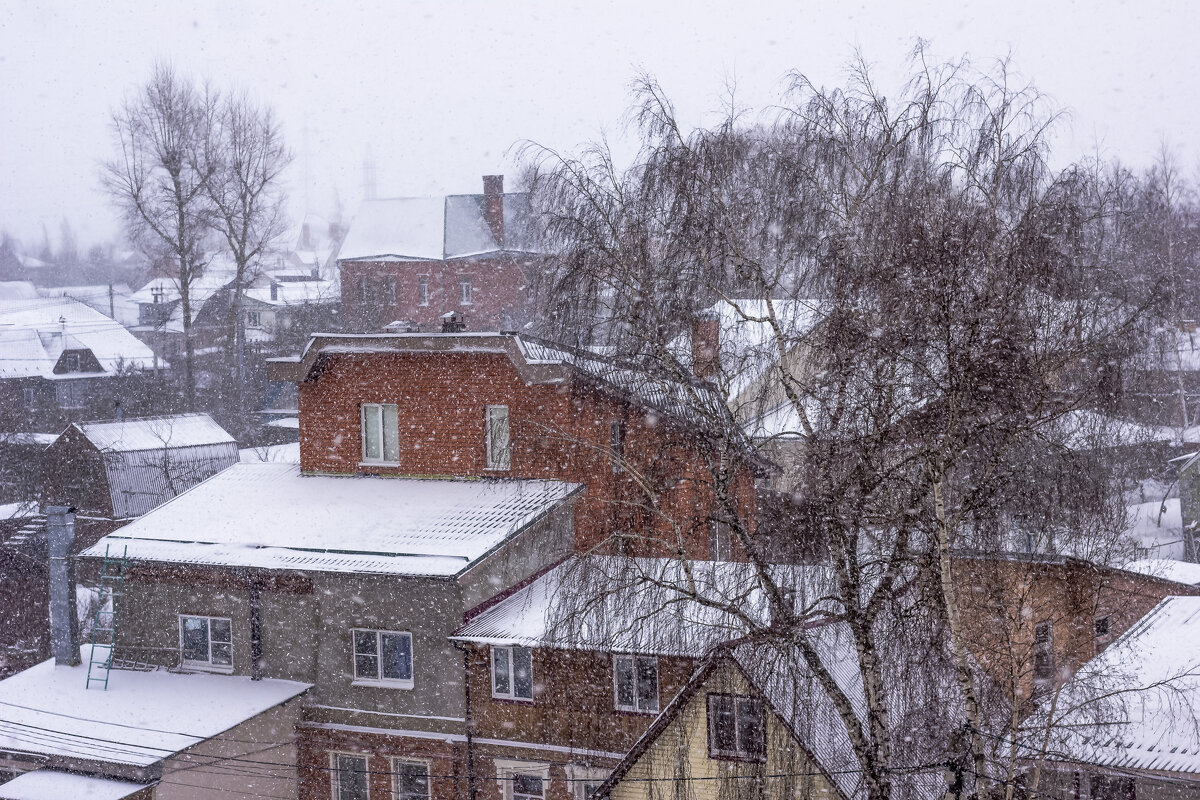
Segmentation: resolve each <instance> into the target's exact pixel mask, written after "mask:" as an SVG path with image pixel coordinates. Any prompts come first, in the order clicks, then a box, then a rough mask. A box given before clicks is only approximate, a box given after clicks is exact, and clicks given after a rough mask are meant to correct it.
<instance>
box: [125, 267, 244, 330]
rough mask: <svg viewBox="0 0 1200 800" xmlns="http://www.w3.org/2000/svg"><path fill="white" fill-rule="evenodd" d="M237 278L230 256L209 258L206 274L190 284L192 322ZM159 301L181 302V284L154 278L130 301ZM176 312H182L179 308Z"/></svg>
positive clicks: (174, 280) (131, 297) (134, 294)
mask: <svg viewBox="0 0 1200 800" xmlns="http://www.w3.org/2000/svg"><path fill="white" fill-rule="evenodd" d="M236 278H237V274H236V272H235V271H234V266H233V264H232V262H231V260H230V259H229V257H228V256H226V255H223V254H217V255H214V256H212V257H211V258H210V260H209V264H208V266H207V267H206V268H205V270H204V272H203V273H202V274H201V275H200V276H198V277H196V278H193V279H192V281H191V282H190V283H189V284H188V301H189V303H190V304H191V309H192V319H193V320H195V319H196V316H197V315H198V314H199V313H200V312H201V311H202V310H203V309H204V304H205V303H207V302H208V301H209V299H211V298H212V296H213V295H215V294H216V293H217V292H219V291H221V290H222V289H224V288H225V287H227V286H229V285H230V284H231V283H233V281H234V280H235V279H236ZM155 298H157V300H158V302H159V303H172V302H174V301H176V300H179V299H180V293H179V281H177V280H176V279H174V278H163V277H159V278H152V279H151V280H150V281H148V282H147V283H146V285H145V286H143V287H142V288H140V289H138V290H137V291H136V292H134V293H133V294H132V295H130V299H131V300H132V301H133V302H135V303H149V304H153V303H154V302H155ZM176 313H177V314H178V313H182V312H181V311H180V310H179V309H176Z"/></svg>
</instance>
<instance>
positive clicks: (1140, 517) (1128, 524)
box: [1125, 497, 1183, 559]
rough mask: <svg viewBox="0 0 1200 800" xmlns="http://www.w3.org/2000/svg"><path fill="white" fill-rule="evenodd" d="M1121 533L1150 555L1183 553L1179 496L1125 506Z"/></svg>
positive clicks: (1176, 554)
mask: <svg viewBox="0 0 1200 800" xmlns="http://www.w3.org/2000/svg"><path fill="white" fill-rule="evenodd" d="M1125 535H1126V537H1127V538H1128V539H1129V540H1130V541H1132V542H1133V543H1134V545H1136V546H1137V547H1138V548H1140V549H1141V550H1143V551H1145V552H1146V553H1148V554H1149V557H1150V558H1158V559H1167V558H1181V557H1182V556H1183V517H1182V514H1181V512H1180V507H1179V498H1178V497H1170V498H1167V499H1166V500H1150V501H1147V502H1145V503H1134V504H1133V505H1130V506H1128V507H1127V508H1126V517H1125Z"/></svg>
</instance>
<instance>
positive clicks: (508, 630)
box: [453, 556, 829, 657]
mask: <svg viewBox="0 0 1200 800" xmlns="http://www.w3.org/2000/svg"><path fill="white" fill-rule="evenodd" d="M686 567H687V569H689V570H690V571H691V574H690V580H691V581H694V585H695V586H697V587H698V591H699V592H700V593H701V594H702V595H703V596H705V597H707V598H710V599H720V600H721V601H723V602H727V603H728V604H730V605H731V606H736V607H739V608H742V609H744V610H745V611H746V612H747V613H750V614H755V613H757V614H759V615H760V616H761V618H762V619H761V621H763V622H764V623H765V621H766V614H767V611H766V608H767V604H766V601H765V599H764V597H763V595H762V593H761V591H759V590H757V589H756V588H755V586H756V585H757V581H756V578H755V575H754V569H753V567H752V565H750V564H748V563H744V562H734V561H695V562H690V563H688V564H687V565H686ZM684 568H685V565H684V564H683V562H681V561H679V560H677V559H667V558H625V557H621V556H588V557H578V556H575V557H572V558H570V559H567V560H566V561H564V562H563V563H562V564H559V565H558V566H556V567H555V568H554V569H552V570H549V571H547V572H546V573H545V574H543V575H541V576H539V577H538V578H537V579H536V580H534V581H531V582H530V583H529V584H527V585H525V586H523V587H521V588H520V589H518V590H517V591H515V592H513V593H512V594H511V595H509V596H508V597H505V598H504V599H503V600H501V601H499V602H498V603H496V604H494V605H492V606H488V607H487V608H485V609H484V610H483V611H481V612H480V613H478V614H477V615H475V616H474V617H472V618H471V619H470V620H469V621H468V622H467V623H466V624H465V625H463V626H462V627H461V628H459V629H458V630H457V631H456V632H455V633H454V636H453V638H454V639H455V640H458V641H463V642H472V643H475V644H516V645H522V646H525V647H552V648H559V649H570V650H601V651H616V652H627V653H645V654H653V655H675V656H691V657H698V656H701V655H703V654H704V653H705V652H706V651H708V650H709V649H710V648H711V647H713V646H714V645H716V644H719V643H721V642H725V641H729V640H730V639H735V638H737V637H739V636H742V635H744V633H745V632H746V628H745V625H744V624H743V623H742V622H741V621H740V620H738V619H736V618H734V617H732V616H729V615H727V614H724V613H722V612H719V611H716V610H714V609H712V608H711V607H708V606H704V605H701V604H699V603H695V602H692V601H690V600H688V599H687V598H686V597H684V595H683V590H682V587H684V586H687V585H688V582H689V578H688V576H687V575H686V574H685V572H684V571H683V570H684ZM776 569H777V570H779V571H780V572H783V571H786V572H787V575H786V576H779V579H780V580H781V581H783V582H784V583H785V584H786V585H788V586H790V587H792V588H794V589H795V590H796V602H797V605H798V606H800V605H802V604H804V601H805V599H812V598H815V597H821V596H824V595H825V594H826V593H827V581H828V579H829V572H828V570H826V569H824V568H821V567H815V566H814V567H803V566H782V565H781V566H778V567H776ZM676 587H678V588H676Z"/></svg>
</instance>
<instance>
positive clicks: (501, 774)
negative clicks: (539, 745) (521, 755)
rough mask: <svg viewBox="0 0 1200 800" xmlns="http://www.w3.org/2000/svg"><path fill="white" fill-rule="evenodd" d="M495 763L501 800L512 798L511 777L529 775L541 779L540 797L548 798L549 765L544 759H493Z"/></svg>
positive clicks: (546, 799)
mask: <svg viewBox="0 0 1200 800" xmlns="http://www.w3.org/2000/svg"><path fill="white" fill-rule="evenodd" d="M492 763H494V764H495V765H496V782H497V784H499V786H500V797H501V798H502V800H513V791H512V790H513V780H512V779H513V777H514V776H516V775H529V776H532V777H535V778H541V779H542V798H543V800H549V795H550V765H549V764H547V763H546V762H544V761H519V760H517V759H508V758H497V759H493V762H492Z"/></svg>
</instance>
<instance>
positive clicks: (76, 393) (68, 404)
mask: <svg viewBox="0 0 1200 800" xmlns="http://www.w3.org/2000/svg"><path fill="white" fill-rule="evenodd" d="M84 386H85V383H84V381H80V380H69V381H59V382H58V383H56V384H55V385H54V398H55V399H56V400H57V401H58V407H59V408H83V406H84V403H86V402H87V391H86V390H85V388H84Z"/></svg>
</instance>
